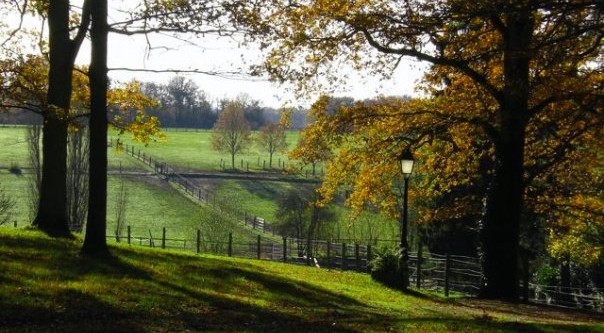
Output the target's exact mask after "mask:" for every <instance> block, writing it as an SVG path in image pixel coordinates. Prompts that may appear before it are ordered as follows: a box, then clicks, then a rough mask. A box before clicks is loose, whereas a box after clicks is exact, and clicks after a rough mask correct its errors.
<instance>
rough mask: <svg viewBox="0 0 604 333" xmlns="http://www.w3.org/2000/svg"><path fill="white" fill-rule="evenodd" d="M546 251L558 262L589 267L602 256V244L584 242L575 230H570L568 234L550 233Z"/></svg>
mask: <svg viewBox="0 0 604 333" xmlns="http://www.w3.org/2000/svg"><path fill="white" fill-rule="evenodd" d="M547 251H548V252H549V254H550V255H551V256H552V257H554V258H556V259H558V260H560V261H569V260H570V261H573V262H576V263H579V264H581V265H584V266H590V265H591V264H593V263H595V262H596V261H597V260H598V259H599V258H600V256H601V255H602V244H601V243H600V244H593V243H590V242H586V241H585V237H584V235H582V234H581V232H580V231H578V230H575V229H572V230H571V232H570V233H556V232H554V231H550V234H549V237H548V247H547Z"/></svg>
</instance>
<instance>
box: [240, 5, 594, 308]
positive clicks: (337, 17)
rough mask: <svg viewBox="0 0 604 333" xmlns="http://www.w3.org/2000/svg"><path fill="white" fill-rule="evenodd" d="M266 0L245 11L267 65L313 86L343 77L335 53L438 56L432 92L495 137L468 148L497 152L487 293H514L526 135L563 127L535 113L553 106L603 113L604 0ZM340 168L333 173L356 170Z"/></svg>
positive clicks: (395, 58) (384, 66) (489, 185)
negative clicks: (336, 69)
mask: <svg viewBox="0 0 604 333" xmlns="http://www.w3.org/2000/svg"><path fill="white" fill-rule="evenodd" d="M263 3H264V4H265V5H264V7H263V8H264V10H261V11H257V12H245V13H247V19H248V23H249V25H250V26H251V27H252V28H254V29H255V32H257V33H259V34H260V37H258V38H259V39H261V41H262V43H263V45H264V46H265V47H266V48H267V49H268V50H267V52H268V57H267V61H266V63H265V68H266V70H267V71H268V73H269V74H270V75H271V76H272V77H273V78H274V79H277V80H282V81H286V80H289V81H297V82H299V83H300V84H299V86H301V87H306V86H315V87H316V86H317V85H318V86H321V85H325V84H333V83H337V82H338V81H340V83H342V79H340V76H339V73H337V72H334V71H332V70H331V69H333V68H334V66H332V64H334V63H348V64H350V65H351V66H353V67H354V68H357V69H360V70H361V69H362V70H371V73H373V74H383V75H384V76H388V75H389V74H390V73H391V70H392V69H393V68H395V67H396V66H397V64H398V63H399V61H400V59H402V58H404V57H411V58H415V59H418V60H421V61H426V62H429V63H431V64H432V66H433V67H432V69H431V72H432V73H431V77H430V78H428V81H429V83H430V86H431V90H432V92H433V94H434V95H435V96H436V95H440V94H444V95H445V96H451V97H454V98H451V99H449V100H447V101H448V102H450V101H453V102H457V103H454V104H452V105H447V108H446V110H447V113H446V115H447V117H448V119H449V120H450V121H454V120H455V121H456V122H455V123H456V124H459V126H463V127H465V128H467V129H472V131H473V132H474V133H478V134H481V137H484V138H485V139H486V142H478V143H477V145H476V146H471V147H470V148H472V149H473V150H474V151H476V152H477V153H480V154H483V153H484V152H491V153H492V163H491V165H490V166H489V168H487V169H488V171H487V172H486V173H487V174H488V176H489V177H488V179H487V182H486V183H485V185H486V189H487V194H486V196H485V203H486V204H485V207H484V209H483V214H482V217H481V228H482V229H481V239H482V245H481V251H482V253H483V255H484V256H483V269H484V273H485V277H486V280H487V283H486V285H485V287H484V290H483V295H484V296H486V297H491V298H501V299H514V300H515V299H517V296H518V276H519V275H518V267H517V262H518V244H519V234H520V226H521V219H522V212H523V209H524V207H525V194H526V190H527V188H526V183H525V176H526V173H527V171H530V170H529V169H530V168H527V167H528V166H527V165H526V163H525V160H526V159H525V157H526V150H525V145H526V143H527V140H528V139H530V135H529V134H530V133H540V131H547V130H548V128H555V126H556V125H557V122H558V121H553V122H552V121H551V120H550V122H541V123H538V122H535V121H534V120H536V119H538V118H540V117H542V116H543V115H545V114H548V113H549V112H550V110H551V109H552V108H555V109H561V110H562V111H561V112H562V113H563V114H565V117H564V119H567V120H570V121H571V122H573V120H575V121H576V119H577V118H576V117H579V119H585V118H589V117H592V118H593V117H595V118H598V117H600V116H601V113H599V112H601V100H602V99H601V96H602V95H601V92H602V90H601V89H602V84H601V82H602V79H601V73H602V61H601V52H602V42H601V41H602V38H603V34H602V31H603V30H604V29H603V28H604V23H603V22H604V20H602V6H601V5H600V4H599V3H598V1H595V0H594V1H582V2H580V3H567V2H558V1H525V2H514V3H509V2H504V1H480V2H471V3H470V2H465V1H457V0H450V1H439V2H430V3H427V2H425V1H404V2H400V1H372V2H366V1H361V2H350V1H327V0H325V1H323V0H321V1H312V2H306V1H293V2H292V1H279V0H267V1H263ZM319 73H320V74H322V75H318V74H319ZM321 77H323V78H327V80H324V79H321ZM453 80H454V81H456V82H457V84H456V85H455V86H451V82H452V81H453ZM577 80H578V81H581V82H584V83H582V84H577V83H576V82H577ZM563 82H564V83H563ZM561 83H563V84H561ZM462 88H464V89H465V90H461V89H462ZM451 92H455V93H454V94H453V93H451ZM598 96H599V97H598ZM460 101H463V103H460ZM470 101H474V103H473V104H472V105H470V106H471V108H469V109H468V108H466V107H467V106H468V105H467V103H468V102H470ZM462 104H463V107H464V108H458V107H459V106H461V105H462ZM436 106H437V107H442V106H443V104H438V105H436ZM421 112H423V114H424V115H428V114H435V112H434V109H427V108H422V111H420V112H419V113H416V114H420V113H421ZM590 115H591V116H590ZM439 117H444V115H443V116H439ZM405 119H407V118H405ZM408 121H411V119H410V118H409V120H408ZM441 123H442V122H441ZM532 124H538V126H537V128H533V127H532ZM430 129H431V130H432V131H435V130H436V128H435V126H431V127H430ZM421 133H426V131H425V130H424V131H420V132H417V133H413V132H406V133H398V134H397V135H393V136H392V137H391V138H390V139H388V138H384V139H385V140H387V141H388V142H390V143H391V144H392V147H391V148H390V149H392V150H397V151H400V150H401V148H402V147H411V148H414V149H416V150H417V149H419V148H420V144H421V143H422V142H423V139H425V138H427V137H429V135H422V134H421ZM393 134H394V133H393ZM359 139H361V138H359ZM558 141H559V140H558ZM401 146H402V147H401ZM464 146H467V145H464ZM395 147H396V149H395ZM564 152H565V151H564V149H562V150H561V154H563V155H564ZM434 153H435V154H441V152H439V151H435V152H434ZM355 154H356V152H355V151H354V150H348V149H342V150H341V151H340V152H339V153H338V156H339V159H340V160H342V162H343V161H344V159H345V158H346V157H347V158H349V159H350V160H356V159H357V158H356V157H355ZM386 161H390V162H392V160H390V159H385V160H384V162H386ZM342 165H344V163H342ZM345 165H355V167H358V164H355V163H350V162H348V163H346V164H345ZM334 168H335V167H334ZM334 168H332V174H334V173H335V172H339V173H342V172H343V171H347V170H336V169H334ZM383 168H385V166H383ZM374 171H378V170H374ZM382 171H384V170H382ZM376 174H378V175H379V173H376ZM328 184H329V182H328ZM357 189H359V191H360V189H361V187H357ZM372 191H375V190H373V189H372Z"/></svg>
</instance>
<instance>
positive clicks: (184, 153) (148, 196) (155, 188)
mask: <svg viewBox="0 0 604 333" xmlns="http://www.w3.org/2000/svg"><path fill="white" fill-rule="evenodd" d="M166 135H167V136H168V140H167V141H166V142H155V143H150V144H149V146H147V147H145V146H144V145H141V144H138V143H135V147H137V148H136V149H137V150H138V149H140V150H141V151H143V152H145V153H146V154H151V155H152V156H154V157H155V158H158V159H160V160H161V161H165V162H168V163H170V164H174V165H178V166H179V167H180V168H183V169H191V170H195V171H208V170H210V171H212V170H213V171H216V170H218V169H219V166H220V158H223V157H226V156H223V157H221V156H222V155H221V154H219V153H217V152H215V151H214V150H212V149H211V147H210V143H209V140H210V136H211V132H209V131H198V132H197V131H188V132H183V131H178V132H176V131H172V130H168V131H167V132H166ZM112 137H113V139H115V133H113V134H112ZM288 138H289V141H290V146H292V147H293V145H294V144H295V142H296V141H297V138H298V133H297V132H291V133H288ZM0 139H1V140H2V142H3V143H4V145H2V146H0V184H2V186H4V188H5V190H6V192H7V193H9V195H11V197H12V198H13V199H14V200H15V202H16V204H17V206H16V209H15V210H14V216H13V219H14V220H16V221H17V222H18V224H19V225H20V226H24V225H28V224H29V223H30V221H31V219H32V216H31V209H30V207H29V193H28V191H27V190H26V189H27V188H28V186H29V185H28V178H29V176H30V173H31V170H30V169H28V162H27V143H26V128H24V127H16V128H15V127H2V128H0ZM122 140H123V141H124V142H125V143H127V144H132V142H131V141H129V139H128V136H127V135H125V136H123V137H122ZM108 155H109V156H108V157H109V170H110V172H111V173H110V177H109V184H108V190H109V195H108V212H107V221H108V226H107V233H108V235H114V233H115V230H116V223H115V220H116V219H115V205H116V204H115V202H116V196H117V193H118V188H119V183H120V180H119V179H124V180H125V184H126V187H127V188H128V193H129V200H128V205H127V208H126V217H125V224H126V225H130V226H131V227H132V232H133V234H134V235H136V236H140V237H150V236H152V237H153V238H157V237H161V232H162V228H163V227H165V228H167V235H168V237H169V238H177V239H193V238H194V237H195V234H196V230H197V229H198V228H202V229H208V228H209V229H212V233H213V234H214V236H212V237H213V238H216V237H217V236H216V235H217V234H218V233H221V234H223V235H226V234H228V233H229V232H233V233H234V236H235V237H236V239H248V238H254V237H255V236H256V233H254V232H251V233H250V231H249V230H247V229H245V228H243V229H241V227H240V226H239V222H240V221H241V220H242V216H232V214H231V215H229V214H228V213H227V212H224V211H223V212H218V211H216V209H214V208H212V207H208V206H199V205H198V204H196V203H194V202H191V201H190V200H186V199H185V198H184V197H183V196H182V195H181V193H182V191H181V192H180V193H179V191H176V190H175V189H174V187H173V186H170V185H169V184H168V183H167V182H165V181H162V180H160V179H159V178H157V177H150V176H145V175H142V173H147V172H149V171H150V169H149V168H148V167H147V166H145V165H144V164H143V163H142V162H140V161H138V160H137V159H135V158H132V157H131V156H130V155H129V154H128V153H126V152H124V151H117V150H116V149H114V148H109V149H108ZM246 158H247V159H248V160H249V161H250V168H252V165H253V166H254V168H256V167H258V160H259V159H260V160H261V161H262V159H263V158H264V155H263V154H262V153H261V152H258V151H257V150H255V148H254V149H251V150H250V151H249V152H248V154H247V155H246ZM280 159H281V160H284V159H285V156H283V155H278V156H276V157H275V159H274V163H275V165H277V164H278V163H279V161H280ZM212 161H213V162H212ZM260 164H262V162H260ZM13 165H14V166H18V167H19V168H20V170H21V172H22V174H21V175H15V174H12V173H10V172H9V168H10V167H11V166H13ZM246 166H247V165H246ZM120 170H121V171H123V172H124V175H125V176H123V177H120V176H119V175H118V174H119V171H120ZM129 173H130V174H131V175H130V176H126V175H128V174H129ZM132 173H135V174H136V175H132ZM202 182H212V184H211V185H210V187H211V189H212V191H214V193H215V195H216V197H217V198H218V199H219V200H221V201H222V202H226V203H228V207H226V208H227V210H228V209H229V208H235V209H236V210H237V211H245V212H247V213H248V214H250V215H254V216H259V217H263V218H265V219H266V220H267V221H269V222H272V223H275V222H278V217H277V216H275V213H276V210H277V200H278V198H279V197H281V196H282V195H283V194H284V193H285V192H286V191H287V190H288V189H291V188H292V187H296V186H301V185H300V184H298V183H289V182H284V181H265V180H256V179H250V180H245V179H237V180H234V179H220V180H213V181H211V180H207V179H206V180H203V181H202ZM24 189H25V190H24ZM336 211H337V215H338V216H339V221H338V222H337V223H335V224H333V225H331V226H329V229H330V230H331V231H332V234H333V235H334V238H343V239H356V238H369V237H373V238H375V237H379V238H393V237H396V234H397V229H398V227H397V225H398V224H397V223H396V222H395V221H392V220H390V219H386V218H384V217H381V216H379V215H376V214H364V215H362V216H361V217H360V218H359V219H358V220H357V221H350V219H349V218H348V211H347V210H345V209H343V208H336ZM217 224H222V226H221V227H217V226H216V225H217ZM123 229H124V230H125V228H123ZM124 230H122V232H125V231H124ZM224 237H226V236H224Z"/></svg>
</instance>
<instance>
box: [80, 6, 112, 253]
mask: <svg viewBox="0 0 604 333" xmlns="http://www.w3.org/2000/svg"><path fill="white" fill-rule="evenodd" d="M91 17H92V28H91V32H90V38H91V41H92V51H91V60H90V74H89V75H90V163H89V164H90V177H89V191H90V194H89V197H88V219H87V224H86V236H85V238H84V245H83V247H82V252H83V253H84V254H87V255H91V256H95V257H103V256H106V255H108V254H109V250H108V249H107V240H106V238H105V235H106V227H107V87H108V84H109V81H108V78H107V34H108V26H107V0H94V1H92V8H91Z"/></svg>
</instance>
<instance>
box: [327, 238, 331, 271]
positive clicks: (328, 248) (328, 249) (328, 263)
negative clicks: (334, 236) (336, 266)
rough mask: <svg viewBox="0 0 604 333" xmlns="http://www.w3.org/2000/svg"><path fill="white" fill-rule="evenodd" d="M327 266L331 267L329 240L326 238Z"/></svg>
mask: <svg viewBox="0 0 604 333" xmlns="http://www.w3.org/2000/svg"><path fill="white" fill-rule="evenodd" d="M327 267H328V268H329V267H331V240H327Z"/></svg>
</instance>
